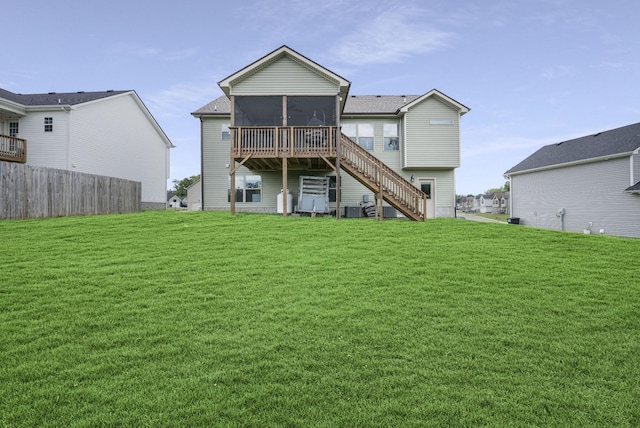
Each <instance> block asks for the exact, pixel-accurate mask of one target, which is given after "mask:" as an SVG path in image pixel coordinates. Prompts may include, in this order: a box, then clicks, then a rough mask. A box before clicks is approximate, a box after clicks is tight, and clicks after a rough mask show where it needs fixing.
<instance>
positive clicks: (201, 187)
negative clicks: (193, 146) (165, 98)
mask: <svg viewBox="0 0 640 428" xmlns="http://www.w3.org/2000/svg"><path fill="white" fill-rule="evenodd" d="M203 128H204V122H203V121H202V116H200V210H201V211H204V160H203V159H204V140H203V138H204V131H203ZM229 150H231V149H229Z"/></svg>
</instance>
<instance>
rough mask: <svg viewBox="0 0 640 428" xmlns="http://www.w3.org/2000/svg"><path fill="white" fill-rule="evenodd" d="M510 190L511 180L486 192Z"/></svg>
mask: <svg viewBox="0 0 640 428" xmlns="http://www.w3.org/2000/svg"><path fill="white" fill-rule="evenodd" d="M508 191H509V182H508V181H506V182H505V183H504V185H503V186H502V187H492V188H491V189H489V190H487V191H486V192H484V193H485V194H487V193H499V192H508Z"/></svg>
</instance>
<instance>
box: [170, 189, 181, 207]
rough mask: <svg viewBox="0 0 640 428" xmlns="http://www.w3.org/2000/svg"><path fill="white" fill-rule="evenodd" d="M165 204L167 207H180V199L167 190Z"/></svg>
mask: <svg viewBox="0 0 640 428" xmlns="http://www.w3.org/2000/svg"><path fill="white" fill-rule="evenodd" d="M167 205H168V206H169V208H180V207H181V206H182V199H181V198H180V197H179V196H176V195H174V194H173V193H171V192H167Z"/></svg>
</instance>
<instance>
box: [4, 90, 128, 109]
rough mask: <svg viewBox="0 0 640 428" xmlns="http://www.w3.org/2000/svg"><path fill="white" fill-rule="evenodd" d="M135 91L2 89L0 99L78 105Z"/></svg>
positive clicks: (22, 103) (27, 103)
mask: <svg viewBox="0 0 640 428" xmlns="http://www.w3.org/2000/svg"><path fill="white" fill-rule="evenodd" d="M127 92H133V91H112V90H109V91H99V92H84V91H79V92H63V93H56V92H49V93H47V94H15V93H13V92H10V91H7V90H5V89H0V99H6V100H9V101H12V102H14V103H17V104H21V105H23V106H27V107H35V106H53V105H58V104H60V105H77V104H83V103H86V102H89V101H95V100H99V99H102V98H108V97H112V96H114V95H119V94H124V93H127Z"/></svg>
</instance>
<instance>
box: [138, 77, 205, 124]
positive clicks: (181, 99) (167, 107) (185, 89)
mask: <svg viewBox="0 0 640 428" xmlns="http://www.w3.org/2000/svg"><path fill="white" fill-rule="evenodd" d="M212 80H213V79H212ZM214 92H215V91H214V90H213V85H211V88H205V87H203V86H202V85H187V84H178V85H174V86H171V87H169V88H167V89H163V90H161V91H160V92H157V93H155V94H147V95H145V96H144V97H143V98H144V101H145V104H147V107H148V108H149V110H150V111H152V112H154V114H155V115H157V116H160V117H184V116H185V114H188V113H191V112H192V111H195V110H197V109H198V108H200V107H202V106H203V105H205V104H206V103H208V102H209V101H211V100H213V99H214V98H215V97H216V95H215V94H214Z"/></svg>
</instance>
